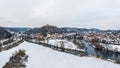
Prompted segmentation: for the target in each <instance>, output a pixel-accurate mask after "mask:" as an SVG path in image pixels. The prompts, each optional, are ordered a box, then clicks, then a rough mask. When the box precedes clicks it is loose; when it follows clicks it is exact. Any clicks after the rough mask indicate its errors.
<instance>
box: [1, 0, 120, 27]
mask: <svg viewBox="0 0 120 68" xmlns="http://www.w3.org/2000/svg"><path fill="white" fill-rule="evenodd" d="M45 24H51V25H56V26H59V27H79V28H100V29H120V0H0V26H15V27H40V26H42V25H45Z"/></svg>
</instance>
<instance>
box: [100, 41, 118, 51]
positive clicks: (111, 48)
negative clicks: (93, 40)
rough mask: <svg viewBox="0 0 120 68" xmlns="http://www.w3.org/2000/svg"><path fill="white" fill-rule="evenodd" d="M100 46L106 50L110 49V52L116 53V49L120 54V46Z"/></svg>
mask: <svg viewBox="0 0 120 68" xmlns="http://www.w3.org/2000/svg"><path fill="white" fill-rule="evenodd" d="M100 45H101V46H102V47H104V48H105V49H108V50H110V51H115V50H116V49H117V50H118V52H120V45H113V44H103V43H100Z"/></svg>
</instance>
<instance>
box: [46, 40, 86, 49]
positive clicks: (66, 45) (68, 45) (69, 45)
mask: <svg viewBox="0 0 120 68" xmlns="http://www.w3.org/2000/svg"><path fill="white" fill-rule="evenodd" d="M61 41H63V42H64V48H67V49H75V50H79V51H84V50H83V49H79V48H77V47H76V45H74V43H72V42H69V41H67V40H63V39H50V40H49V41H48V44H51V45H54V46H58V47H61V43H60V42H61ZM46 42H47V41H46Z"/></svg>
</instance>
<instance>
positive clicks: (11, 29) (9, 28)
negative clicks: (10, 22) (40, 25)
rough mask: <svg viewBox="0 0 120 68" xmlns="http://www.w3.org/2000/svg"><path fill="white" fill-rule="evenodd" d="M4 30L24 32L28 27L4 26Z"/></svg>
mask: <svg viewBox="0 0 120 68" xmlns="http://www.w3.org/2000/svg"><path fill="white" fill-rule="evenodd" d="M5 29H6V30H8V31H11V32H26V31H28V30H29V29H30V28H22V27H21V28H17V27H5Z"/></svg>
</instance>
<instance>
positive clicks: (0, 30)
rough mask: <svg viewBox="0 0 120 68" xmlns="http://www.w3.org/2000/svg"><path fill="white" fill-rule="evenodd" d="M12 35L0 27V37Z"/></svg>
mask: <svg viewBox="0 0 120 68" xmlns="http://www.w3.org/2000/svg"><path fill="white" fill-rule="evenodd" d="M11 36H12V34H11V33H9V32H8V31H7V30H5V29H4V28H2V27H0V39H5V38H10V37H11Z"/></svg>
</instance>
